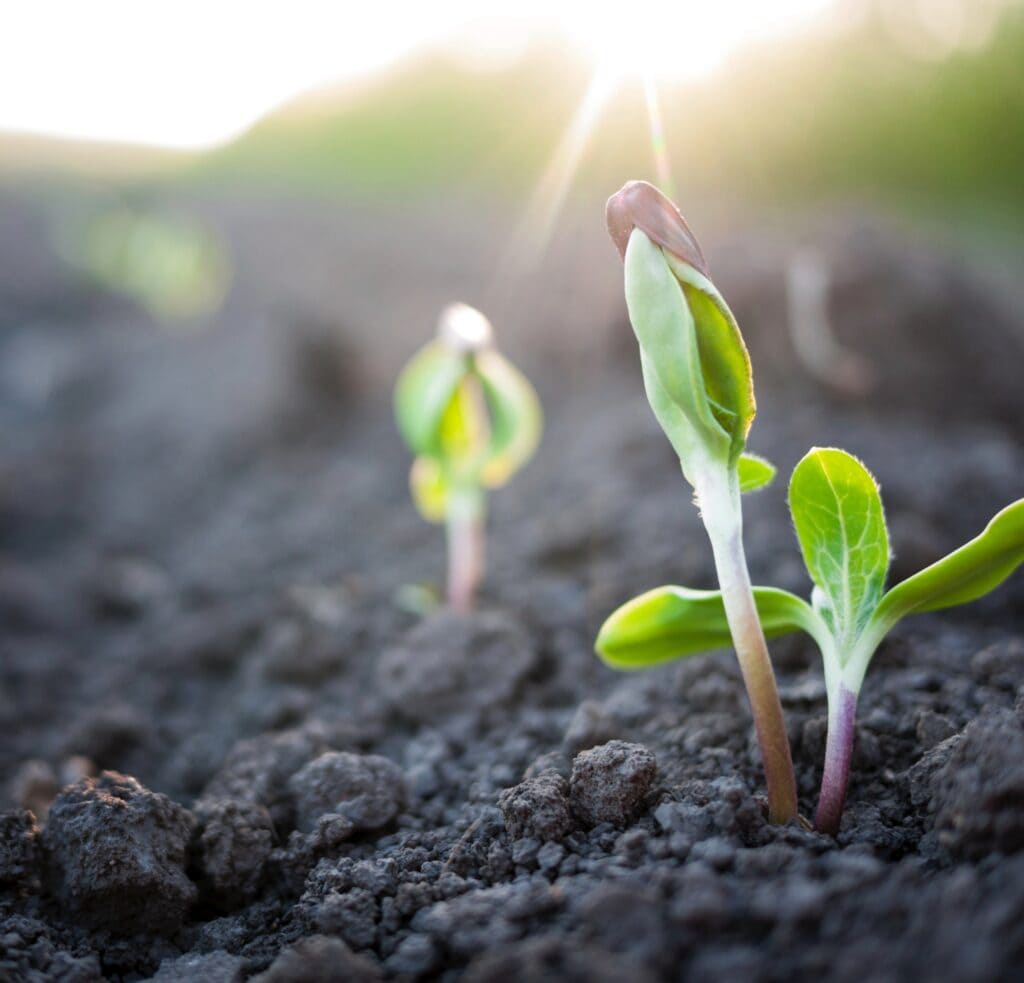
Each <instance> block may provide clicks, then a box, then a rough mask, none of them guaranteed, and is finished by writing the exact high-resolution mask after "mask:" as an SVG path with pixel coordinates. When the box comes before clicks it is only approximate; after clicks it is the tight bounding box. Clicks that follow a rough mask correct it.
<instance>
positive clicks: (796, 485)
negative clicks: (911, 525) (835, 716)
mask: <svg viewBox="0 0 1024 983" xmlns="http://www.w3.org/2000/svg"><path fill="white" fill-rule="evenodd" d="M789 508H790V511H791V512H792V514H793V523H794V525H795V526H796V534H797V538H798V539H799V540H800V548H801V550H802V552H803V556H804V562H805V563H806V565H807V570H808V572H809V573H810V575H811V579H812V580H813V581H814V583H815V586H816V587H817V588H818V590H817V591H816V592H815V593H814V595H813V598H814V601H815V606H816V608H818V609H819V610H820V613H821V615H822V617H823V618H824V619H825V621H826V622H827V623H828V625H829V627H830V628H831V629H832V632H833V634H834V635H835V637H836V640H837V642H838V643H839V650H840V651H841V652H842V651H845V650H847V649H848V648H849V646H850V645H851V644H852V643H853V642H854V640H855V639H856V638H857V637H858V635H859V634H860V632H861V631H862V629H863V628H864V626H865V625H866V624H867V623H868V621H869V620H870V618H871V616H872V614H873V613H874V611H875V608H876V607H877V606H878V602H879V601H880V600H881V597H882V591H883V590H884V588H885V576H886V573H887V571H888V568H889V536H888V532H887V531H886V527H885V514H884V512H883V509H882V499H881V496H880V495H879V493H878V485H877V484H876V483H875V479H874V478H873V477H872V476H871V473H870V472H869V471H868V469H867V468H865V467H864V465H863V464H861V463H860V461H858V460H857V459H856V458H855V457H854V456H853V455H852V454H847V453H846V452H845V451H841V450H837V449H835V448H828V447H826V448H820V447H815V448H813V449H812V450H811V451H810V452H809V453H808V454H807V455H806V456H805V457H804V459H803V460H802V461H801V462H800V463H799V464H798V465H797V466H796V470H794V472H793V477H792V478H791V480H790V484H789Z"/></svg>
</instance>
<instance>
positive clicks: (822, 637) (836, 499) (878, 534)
mask: <svg viewBox="0 0 1024 983" xmlns="http://www.w3.org/2000/svg"><path fill="white" fill-rule="evenodd" d="M789 507H790V511H791V512H792V515H793V523H794V525H795V527H796V533H797V538H798V539H799V541H800V547H801V550H802V552H803V556H804V561H805V563H806V565H807V569H808V572H809V573H810V576H811V580H812V581H813V583H814V589H813V590H812V592H811V603H810V604H808V603H807V602H806V601H804V600H803V599H801V598H799V597H797V596H796V595H794V594H790V593H789V592H787V591H783V590H776V589H774V588H771V587H756V588H754V596H755V598H756V602H757V609H758V613H759V615H760V617H761V623H762V624H763V625H764V629H765V633H766V634H767V636H768V637H769V638H774V637H776V636H779V635H785V634H788V633H791V632H794V631H799V630H803V631H805V632H807V633H808V634H809V635H811V637H812V638H814V640H815V642H816V643H817V644H818V647H819V648H820V650H821V655H822V661H823V663H824V668H825V688H826V692H827V694H828V707H829V712H828V739H827V742H826V748H825V767H824V772H823V775H822V782H821V795H820V797H819V801H818V809H817V813H816V816H815V825H816V826H817V828H818V829H819V830H820V831H821V832H823V833H828V834H830V835H833V836H834V835H835V834H836V833H837V832H838V831H839V821H840V818H841V816H842V811H843V803H844V801H845V799H846V787H847V782H848V779H849V773H850V756H851V753H852V751H853V737H854V723H855V716H856V709H857V698H858V695H859V694H860V688H861V684H862V683H863V681H864V674H865V673H866V672H867V668H868V665H869V664H870V662H871V658H872V656H873V655H874V654H875V651H876V650H877V649H878V646H879V645H880V644H881V642H882V640H883V639H884V638H885V636H886V635H887V634H888V633H889V631H891V630H892V628H893V627H894V626H895V625H896V624H897V623H898V622H899V621H900V620H902V619H903V618H905V617H906V616H907V615H910V614H917V613H920V612H925V611H938V610H941V609H943V608H950V607H955V606H956V605H959V604H966V603H967V602H968V601H973V600H976V599H977V598H979V597H982V596H983V595H985V594H987V593H989V591H992V590H994V589H995V588H996V587H998V586H999V585H1000V584H1001V583H1002V582H1003V581H1004V580H1006V578H1007V577H1009V576H1010V574H1011V573H1013V571H1014V570H1015V569H1016V568H1017V567H1018V566H1019V565H1020V564H1021V563H1022V562H1024V499H1019V500H1018V501H1016V502H1014V503H1013V504H1012V505H1008V506H1007V507H1006V508H1004V509H1003V510H1002V511H1001V512H999V513H998V514H997V515H996V516H995V518H993V519H992V521H991V522H989V524H988V525H987V526H986V527H985V529H984V530H983V531H982V532H981V534H980V535H978V536H977V537H975V538H974V539H972V540H971V541H970V542H968V543H966V544H965V545H964V546H961V547H960V548H959V549H958V550H955V551H954V552H952V553H950V554H949V555H948V556H946V557H944V558H943V559H941V560H938V561H937V562H936V563H933V564H932V565H931V566H930V567H926V568H925V569H924V570H922V571H920V572H919V573H917V574H914V576H912V577H910V578H909V579H907V580H904V581H903V582H902V583H900V584H897V585H896V586H895V587H893V588H891V589H890V590H889V591H886V590H885V580H886V574H887V572H888V568H889V535H888V532H887V530H886V524H885V513H884V511H883V508H882V499H881V497H880V495H879V492H878V485H877V483H876V482H875V479H874V478H873V477H872V475H871V473H870V472H869V471H868V470H867V468H865V467H864V465H863V464H861V463H860V461H858V460H857V459H856V458H855V457H853V456H851V455H850V454H847V453H846V452H845V451H841V450H835V449H833V448H814V449H813V450H811V451H810V453H808V454H807V456H806V457H804V459H803V460H802V461H801V462H800V463H799V464H798V465H797V467H796V469H795V470H794V472H793V477H792V479H791V481H790V485H789ZM728 641H729V630H728V623H727V620H726V606H725V605H724V604H723V598H722V594H721V593H720V592H718V591H693V590H687V589H686V588H684V587H660V588H658V589H656V590H653V591H650V592H648V593H647V594H644V595H643V596H642V597H639V598H637V599H636V600H635V601H632V602H630V603H629V604H627V605H626V606H625V607H623V608H620V609H619V610H618V611H616V612H615V614H613V615H612V617H611V618H609V619H608V621H607V622H606V623H605V625H604V627H603V628H602V629H601V634H600V636H599V638H598V649H599V651H600V652H601V655H602V657H603V658H604V659H605V660H606V661H607V662H609V663H610V664H612V665H614V666H617V667H618V668H641V667H643V666H647V665H652V664H654V663H658V662H663V661H666V660H668V659H674V658H679V657H681V656H687V655H694V654H696V653H698V652H702V651H707V650H709V649H715V648H722V647H724V646H725V645H727V644H728Z"/></svg>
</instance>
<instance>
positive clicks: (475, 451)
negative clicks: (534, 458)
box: [395, 304, 542, 611]
mask: <svg viewBox="0 0 1024 983" xmlns="http://www.w3.org/2000/svg"><path fill="white" fill-rule="evenodd" d="M395 416H396V419H397V421H398V428H399V430H400V431H401V434H402V436H403V438H404V439H405V442H406V443H407V444H408V445H409V448H410V450H411V451H412V452H413V454H414V455H415V460H414V461H413V465H412V471H411V472H410V476H409V483H410V487H411V490H412V497H413V501H414V502H415V503H416V507H417V508H418V509H419V511H420V513H421V514H422V515H423V517H424V518H425V519H427V520H428V521H430V522H444V523H445V525H446V527H447V534H448V603H449V604H450V605H451V606H452V607H453V608H454V609H456V610H458V611H467V610H469V609H470V608H471V607H472V606H473V598H474V595H475V593H476V589H477V587H478V586H479V583H480V581H481V579H482V578H483V572H484V523H485V518H486V491H487V490H488V489H491V488H499V487H500V486H501V485H503V484H505V482H506V481H508V479H509V478H510V477H512V475H513V474H514V473H515V472H516V471H517V470H518V469H519V468H520V467H521V466H522V465H523V464H524V463H525V462H526V460H527V459H528V458H529V457H530V455H532V454H533V452H534V450H535V449H536V447H537V443H538V441H539V440H540V434H541V428H542V416H541V409H540V402H539V400H538V399H537V394H536V392H535V391H534V389H533V386H531V385H530V383H529V382H528V381H527V379H526V377H525V376H523V374H522V373H521V372H520V371H519V370H518V369H516V368H515V366H513V365H512V364H511V363H510V362H509V361H508V360H507V359H506V358H505V357H504V356H503V355H501V354H500V353H499V352H498V351H497V350H496V349H495V347H494V339H493V332H492V330H491V324H490V322H489V321H488V320H487V318H486V317H484V315H483V314H481V313H480V311H478V310H475V309H474V308H472V307H469V306H468V305H466V304H452V305H450V306H449V307H446V308H445V309H444V311H442V313H441V319H440V322H439V324H438V332H437V338H436V339H435V340H434V341H432V342H430V343H429V344H427V345H426V346H425V347H423V348H422V349H421V350H420V351H419V352H417V354H416V355H415V356H413V358H412V360H411V361H410V362H409V364H408V365H407V366H406V367H405V369H404V370H403V371H402V374H401V375H400V376H399V379H398V384H397V386H396V388H395Z"/></svg>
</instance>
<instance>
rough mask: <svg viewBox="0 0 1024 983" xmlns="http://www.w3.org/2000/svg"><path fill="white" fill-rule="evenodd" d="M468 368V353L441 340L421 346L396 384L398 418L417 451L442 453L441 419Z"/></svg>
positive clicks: (403, 434)
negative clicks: (462, 352) (458, 350)
mask: <svg viewBox="0 0 1024 983" xmlns="http://www.w3.org/2000/svg"><path fill="white" fill-rule="evenodd" d="M466 371H467V359H466V356H465V355H463V354H460V353H458V352H454V351H452V350H451V349H450V348H448V347H447V346H445V345H443V344H441V343H440V342H438V341H432V342H430V343H429V344H427V345H425V346H424V347H423V348H421V349H420V350H419V351H418V352H417V353H416V354H415V355H414V356H413V358H412V361H410V362H409V364H408V365H407V366H406V367H405V368H404V369H403V370H402V374H401V375H400V376H399V377H398V383H397V385H396V386H395V419H396V421H397V423H398V429H399V431H400V432H401V434H402V437H403V438H405V442H406V443H407V444H408V445H409V449H410V450H411V451H412V452H413V453H414V454H426V455H428V456H432V457H436V456H438V455H439V454H440V453H441V421H442V419H443V417H444V414H445V411H446V410H447V409H448V406H449V404H450V403H451V401H452V397H453V396H454V395H455V390H456V388H457V387H458V385H459V382H460V381H462V379H463V378H464V376H465V375H466Z"/></svg>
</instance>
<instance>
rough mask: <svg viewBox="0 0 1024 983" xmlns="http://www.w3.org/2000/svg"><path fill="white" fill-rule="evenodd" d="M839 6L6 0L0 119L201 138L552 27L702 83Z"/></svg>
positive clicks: (499, 55)
mask: <svg viewBox="0 0 1024 983" xmlns="http://www.w3.org/2000/svg"><path fill="white" fill-rule="evenodd" d="M835 2H836V0H673V2H668V3H666V2H654V0H627V2H625V3H622V4H614V5H612V4H605V5H602V4H600V3H598V2H597V0H566V2H558V0H547V2H542V0H517V2H510V0H497V2H490V3H488V2H481V0H420V2H407V3H395V2H387V0H356V2H353V0H335V2H329V0H277V2H261V0H247V2H246V0H198V2H197V0H174V2H166V0H11V2H8V3H5V4H3V6H2V7H0V129H7V130H16V131H26V132H33V133H46V134H54V135H60V136H66V137H77V138H85V139H93V140H111V141H126V142H132V143H140V144H150V145H155V146H165V147H182V148H186V147H202V146H207V145H210V144H214V143H217V142H220V141H222V140H226V139H229V138H230V137H232V136H234V135H235V134H237V133H239V132H240V131H242V130H244V129H245V128H246V127H247V126H249V125H250V124H251V123H253V122H254V121H255V120H256V119H258V118H259V117H260V116H262V115H263V114H264V113H265V112H267V111H268V110H269V109H272V108H273V107H274V106H276V105H278V104H280V103H281V102H283V101H285V100H287V99H289V98H291V97H293V96H294V95H296V94H297V93H299V92H302V91H303V90H305V89H309V88H312V87H316V86H322V85H324V84H327V83H331V82H335V81H342V80H345V79H351V78H357V77H359V76H364V75H366V74H368V73H371V72H373V71H375V70H378V69H380V68H382V67H384V66H386V65H388V64H390V63H392V62H394V61H396V60H398V59H400V58H401V57H402V56H403V55H406V54H408V53H409V52H411V51H414V50H417V49H422V48H424V47H429V46H439V45H444V46H445V47H447V48H448V49H449V50H451V51H452V52H454V53H455V54H457V55H458V56H460V57H462V58H464V59H465V60H467V61H468V62H471V63H475V64H478V65H480V66H481V67H485V66H486V65H487V64H488V63H491V64H493V63H500V62H502V61H503V60H507V59H509V58H511V57H514V56H515V55H516V53H517V52H519V51H522V50H523V47H524V46H525V45H526V44H527V43H528V42H529V41H530V39H531V38H532V37H534V36H537V35H540V34H542V33H545V32H547V33H550V32H551V31H552V30H553V31H555V32H559V33H561V34H562V35H563V36H564V37H565V38H566V39H567V40H568V41H569V42H571V43H573V44H575V45H577V46H578V47H579V48H580V49H582V50H583V51H584V52H586V53H587V54H589V55H590V56H591V57H592V58H593V59H594V60H595V63H596V64H597V65H598V66H600V67H602V68H605V69H613V70H619V71H630V70H639V69H641V68H647V69H652V70H654V71H655V72H656V73H659V74H662V75H665V76H674V77H700V76H706V75H708V74H710V73H712V72H713V71H714V70H715V68H717V67H718V66H719V65H720V64H721V63H722V62H723V61H724V60H725V59H726V58H728V56H729V55H730V54H731V53H733V52H734V51H736V50H737V49H738V48H741V47H742V46H744V45H746V44H749V43H751V42H753V41H757V40H762V39H766V38H770V37H773V36H778V35H781V34H785V33H788V32H791V31H793V30H797V29H801V28H804V27H806V26H808V25H811V24H813V23H814V21H815V18H816V17H820V15H821V14H822V12H823V11H825V10H826V8H829V7H832V6H834V5H835Z"/></svg>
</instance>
